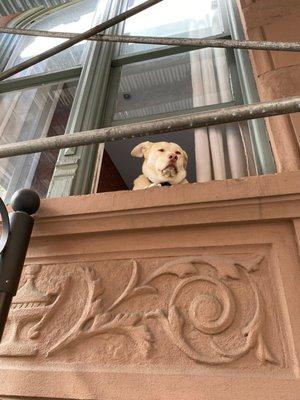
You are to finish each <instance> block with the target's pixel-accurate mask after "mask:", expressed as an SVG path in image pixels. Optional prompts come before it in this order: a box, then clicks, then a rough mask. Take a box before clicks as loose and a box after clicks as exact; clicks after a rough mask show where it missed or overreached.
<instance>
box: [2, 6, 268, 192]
mask: <svg viewBox="0 0 300 400" xmlns="http://www.w3.org/2000/svg"><path fill="white" fill-rule="evenodd" d="M141 2H142V0H123V1H119V0H113V1H109V0H73V1H71V2H70V3H68V4H64V5H62V6H59V7H56V8H54V9H51V10H48V11H45V10H44V11H41V10H40V9H39V11H38V14H36V15H35V16H34V15H31V17H30V18H28V16H27V17H26V18H27V19H26V21H27V22H26V23H24V22H23V25H22V27H25V28H26V27H30V28H31V29H45V30H52V31H71V32H72V31H76V32H80V31H84V30H86V29H88V28H89V27H90V26H91V25H95V24H97V23H100V22H101V21H104V20H106V19H108V18H111V17H113V16H115V15H116V14H118V13H120V12H122V11H125V10H126V9H129V8H131V7H133V6H135V5H137V4H138V3H141ZM234 2H235V0H201V2H199V0H186V1H185V2H182V1H181V0H164V1H163V2H161V3H159V4H157V5H155V6H153V7H151V8H150V9H148V10H146V11H143V12H142V13H140V14H138V15H136V16H134V17H131V18H129V19H128V20H127V21H125V22H124V23H122V24H119V25H118V26H114V27H112V28H110V29H109V30H108V31H107V33H108V34H129V35H140V36H171V37H195V38H229V39H230V38H234V39H243V37H242V34H241V30H240V27H239V22H238V18H237V15H236V7H235V3H234ZM18 23H20V21H19V22H18ZM17 26H18V24H17ZM60 41H61V39H49V38H36V37H35V38H32V37H22V38H21V39H18V40H17V42H16V43H14V46H13V49H11V48H10V56H9V58H8V60H7V61H6V68H9V67H11V66H13V65H15V64H17V63H19V62H20V61H24V60H25V59H27V58H29V57H31V56H33V55H35V54H37V53H38V52H40V51H41V49H43V50H44V49H46V48H47V49H48V48H50V47H52V46H54V45H56V44H57V43H59V42H60ZM6 54H7V52H6ZM42 94H43V95H44V97H45V98H44V99H43V100H41V99H40V98H41V96H42ZM30 95H31V97H30ZM0 96H2V97H0V101H2V103H3V104H6V107H7V108H9V109H10V110H14V112H15V113H16V114H17V118H19V119H20V118H21V116H20V115H21V113H20V112H19V111H17V110H21V109H22V107H23V109H24V110H27V111H23V118H24V119H25V120H26V119H27V120H30V118H31V115H32V116H34V118H35V125H32V126H33V129H31V130H27V131H26V132H25V133H24V134H23V133H22V132H23V131H22V129H25V128H21V125H22V124H21V123H19V125H18V127H17V128H14V135H17V136H16V138H15V139H16V140H24V139H29V138H33V137H41V136H43V135H44V136H45V135H52V134H56V133H54V132H57V131H59V134H64V133H65V134H71V133H72V132H76V131H82V130H91V129H95V128H100V127H103V126H116V125H120V124H130V123H133V122H139V121H148V120H151V119H155V118H163V117H165V116H176V115H178V114H183V113H193V112H199V111H210V110H215V109H220V108H224V107H230V106H233V105H239V104H247V103H251V102H255V101H256V100H257V97H256V96H257V93H256V89H255V84H254V83H253V76H252V71H251V67H250V63H249V60H248V57H247V53H246V51H244V50H230V49H229V50H225V49H216V48H205V49H197V48H191V47H188V46H157V45H156V46H154V45H145V44H143V45H141V44H114V43H107V42H106V43H105V42H103V43H100V42H89V43H86V42H84V43H81V44H79V45H76V46H74V47H72V48H71V49H68V50H66V51H64V52H62V53H60V54H58V55H56V56H54V57H52V58H50V59H49V60H46V61H44V62H42V63H39V64H37V65H36V66H34V67H32V68H30V69H28V70H26V71H24V72H22V73H21V74H20V75H19V77H17V78H16V77H14V79H9V80H7V82H3V83H1V84H0ZM26 96H27V97H28V96H29V97H30V99H31V100H30V101H28V102H27V101H26V98H27V97H26ZM29 97H28V98H29ZM49 98H51V99H52V100H51V101H50V100H49ZM17 99H19V100H17ZM22 99H23V100H22ZM37 99H38V100H37ZM66 99H68V100H66ZM22 101H23V103H22ZM37 103H38V105H37ZM22 104H23V106H22ZM30 104H31V106H30ZM18 107H19V108H18ZM26 107H27V108H26ZM47 110H48V111H47ZM7 115H8V114H7ZM38 115H40V117H38ZM38 118H39V119H38ZM55 121H60V128H59V129H56V128H55V126H56V125H55V124H56V123H57V122H55ZM9 123H10V124H11V123H12V122H9ZM25 125H26V124H25ZM8 127H9V125H7V128H6V129H8ZM8 130H9V131H11V128H9V129H8ZM29 131H30V132H29ZM7 135H8V134H5V131H4V130H3V131H2V133H0V139H1V137H2V139H3V140H4V141H7V142H12V141H13V140H12V139H13V136H10V137H9V136H7ZM22 135H23V136H22ZM8 137H9V139H8ZM148 140H152V141H161V140H163V141H173V142H176V143H178V144H179V145H181V146H182V147H183V148H184V149H185V150H186V151H187V153H188V155H189V163H188V180H189V181H190V182H197V181H198V182H205V181H209V180H213V179H229V178H239V177H243V176H248V175H256V174H265V173H272V172H274V170H275V168H274V162H273V156H272V151H271V148H270V145H269V141H268V136H267V133H266V129H265V126H264V123H263V121H259V120H256V121H249V122H242V123H235V124H228V125H219V126H212V127H207V128H198V129H194V130H190V131H182V132H175V133H173V134H164V135H156V136H153V137H149V138H148ZM141 141H142V140H138V139H129V140H126V141H120V142H114V143H107V144H106V145H103V144H101V145H91V146H84V147H78V148H69V149H64V150H61V151H60V152H58V153H56V154H54V153H53V154H51V155H48V156H46V155H42V156H41V155H37V156H28V157H27V156H26V157H23V161H20V162H19V163H17V162H14V161H13V159H11V160H9V161H3V163H4V164H5V163H8V164H10V167H9V168H6V165H4V166H3V168H2V171H10V172H9V174H8V175H7V176H6V177H5V178H4V177H3V182H6V183H5V184H4V183H3V184H2V183H1V182H0V184H1V185H2V186H3V188H4V189H3V190H4V191H6V193H7V196H8V198H9V195H10V193H11V190H13V189H17V188H18V187H19V186H24V185H26V186H28V185H32V186H33V187H35V188H38V191H40V194H42V195H46V194H47V196H55V197H57V196H68V195H73V194H84V193H91V192H104V191H114V190H124V189H131V188H132V183H133V180H134V178H136V177H137V176H138V175H139V174H140V171H141V162H140V160H138V159H135V158H132V157H131V156H130V151H131V149H132V148H133V147H134V146H135V145H136V144H137V143H138V142H141ZM30 157H32V159H31V158H30ZM21 158H22V157H20V159H21ZM26 160H27V161H26ZM50 160H51V163H50ZM54 163H55V168H53V166H54ZM29 164H30V165H31V172H30V173H27V172H26V171H27V170H26V168H24V165H29ZM50 164H51V166H50ZM13 165H14V166H13ZM18 170H19V171H21V172H22V173H21V174H19V173H18V172H16V174H17V176H19V177H23V178H20V179H17V180H12V178H11V177H13V175H14V173H15V171H18ZM3 173H4V172H3ZM52 173H53V174H52ZM18 174H19V175H18ZM25 175H26V176H27V178H28V177H30V179H29V180H28V179H27V180H26V179H25V178H24V176H25ZM46 175H47V177H46V178H45V176H46ZM43 179H44V182H43V183H42V182H41V181H42V180H43ZM11 182H16V183H15V184H12V183H11ZM47 186H49V188H48V189H46V187H47ZM9 188H11V190H10V189H9ZM1 190H2V188H1Z"/></svg>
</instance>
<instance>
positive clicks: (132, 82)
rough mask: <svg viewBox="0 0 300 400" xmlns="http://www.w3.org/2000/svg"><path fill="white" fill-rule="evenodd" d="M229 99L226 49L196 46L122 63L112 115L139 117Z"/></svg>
mask: <svg viewBox="0 0 300 400" xmlns="http://www.w3.org/2000/svg"><path fill="white" fill-rule="evenodd" d="M232 99H233V96H232V90H231V83H230V75H229V67H228V64H227V58H226V52H225V50H223V49H216V50H213V49H202V50H196V51H192V52H189V53H181V54H178V55H174V56H168V57H163V58H158V59H153V60H150V61H145V62H139V63H133V64H129V65H125V66H124V67H122V69H121V77H120V81H119V87H118V94H117V100H116V104H115V107H114V115H113V119H114V120H124V119H129V118H130V119H131V118H142V117H146V116H151V115H156V114H162V113H168V112H174V111H180V110H187V109H190V108H193V107H201V106H207V105H212V104H218V103H223V102H228V101H231V100H232Z"/></svg>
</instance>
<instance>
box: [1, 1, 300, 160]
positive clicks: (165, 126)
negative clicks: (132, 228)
mask: <svg viewBox="0 0 300 400" xmlns="http://www.w3.org/2000/svg"><path fill="white" fill-rule="evenodd" d="M161 1H162V0H148V1H146V2H144V3H142V4H140V5H138V6H136V7H133V8H132V9H130V10H128V11H125V12H124V13H121V14H119V15H117V16H115V17H113V18H111V19H109V20H108V21H105V22H103V23H101V24H99V25H97V26H95V27H94V28H92V29H89V30H88V31H86V32H83V33H80V34H74V33H62V32H46V31H34V30H23V29H11V28H1V29H0V32H2V33H9V34H17V35H31V36H47V37H55V38H67V39H69V40H67V41H65V42H64V43H61V44H59V45H57V46H55V47H53V48H51V49H50V50H47V51H45V52H44V53H41V54H39V55H37V56H35V57H32V58H30V59H29V60H26V61H25V62H23V63H20V64H18V65H16V66H14V67H13V68H10V69H8V70H6V71H3V72H2V73H0V81H3V80H4V79H6V78H8V77H10V76H13V75H15V74H17V73H18V72H21V71H23V70H25V69H27V68H29V67H30V66H33V65H35V64H37V63H39V62H41V61H43V60H45V59H47V58H49V57H51V56H53V55H55V54H57V53H59V52H61V51H63V50H66V49H67V48H69V47H71V46H73V45H74V44H76V43H79V42H81V41H83V40H96V41H107V42H126V43H142V44H156V45H171V46H182V45H184V46H192V47H193V48H196V47H197V48H204V47H222V48H239V49H248V50H272V51H294V52H299V51H300V42H270V41H239V40H227V39H196V38H188V39H184V38H162V37H142V36H125V35H123V36H119V35H99V33H100V32H103V31H104V30H106V29H107V28H109V27H112V26H114V25H116V24H118V23H119V22H121V21H124V20H126V19H127V18H129V17H131V16H133V15H135V14H137V13H139V12H141V11H143V10H145V9H147V8H149V7H151V6H153V5H155V4H157V3H159V2H161ZM299 111H300V96H297V97H290V98H285V99H280V100H276V101H270V102H265V103H255V104H249V105H243V106H235V107H229V108H224V109H220V110H218V111H211V112H195V113H191V114H188V115H186V114H185V115H177V116H175V117H169V118H160V119H156V120H152V121H149V122H144V123H134V124H127V125H121V126H115V127H109V128H103V129H95V130H90V131H85V132H76V133H72V134H70V135H63V136H57V137H49V138H40V139H35V140H28V141H24V142H18V143H12V144H7V145H2V146H0V158H4V157H12V156H16V155H22V154H30V153H36V152H40V151H43V150H50V149H63V148H67V147H76V146H83V145H89V144H92V143H103V142H108V141H114V140H122V139H126V138H133V137H141V136H146V135H155V134H159V133H167V132H175V131H179V130H184V129H191V128H198V127H203V126H210V125H217V124H223V123H229V122H237V121H242V120H248V119H254V118H263V117H270V116H274V115H281V114H288V113H296V112H299Z"/></svg>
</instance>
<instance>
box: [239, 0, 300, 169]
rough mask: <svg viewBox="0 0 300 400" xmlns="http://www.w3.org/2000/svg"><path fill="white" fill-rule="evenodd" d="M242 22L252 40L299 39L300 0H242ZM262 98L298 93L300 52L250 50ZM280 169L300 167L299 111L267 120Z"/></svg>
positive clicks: (277, 97) (299, 90) (295, 94)
mask: <svg viewBox="0 0 300 400" xmlns="http://www.w3.org/2000/svg"><path fill="white" fill-rule="evenodd" d="M239 2H240V4H239V6H240V12H241V17H242V23H243V26H244V30H245V33H246V37H247V39H249V40H273V41H285V42H287V41H298V40H299V34H300V1H299V0H239ZM250 56H251V61H252V65H253V68H254V72H255V77H256V81H257V86H258V91H259V95H260V99H261V101H266V100H272V99H279V98H284V97H288V96H297V95H299V92H300V54H299V53H287V52H274V51H272V52H270V51H269V52H265V51H264V52H263V51H254V52H251V55H250ZM267 125H268V130H269V134H270V140H271V143H272V147H273V151H274V155H275V160H276V164H277V170H278V172H280V171H293V170H296V169H299V168H300V156H299V146H300V114H299V113H297V114H293V115H287V116H280V117H273V118H271V119H268V121H267Z"/></svg>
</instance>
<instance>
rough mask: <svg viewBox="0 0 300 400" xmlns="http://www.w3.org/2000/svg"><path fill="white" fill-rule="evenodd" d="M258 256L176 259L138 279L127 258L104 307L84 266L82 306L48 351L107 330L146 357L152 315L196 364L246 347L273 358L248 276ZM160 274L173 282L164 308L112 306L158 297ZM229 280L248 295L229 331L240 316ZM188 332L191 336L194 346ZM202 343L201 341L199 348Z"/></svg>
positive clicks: (233, 356) (225, 358) (98, 286)
mask: <svg viewBox="0 0 300 400" xmlns="http://www.w3.org/2000/svg"><path fill="white" fill-rule="evenodd" d="M262 259H263V256H261V255H254V256H251V257H250V258H249V257H248V258H247V259H246V260H245V261H242V262H241V261H238V262H237V261H235V260H233V259H231V258H229V257H223V256H211V255H203V256H188V257H183V258H176V259H174V260H172V261H170V262H166V263H165V264H163V265H162V266H161V267H159V268H157V269H156V270H155V271H154V272H152V273H151V274H149V276H148V277H146V279H144V280H143V281H140V278H139V275H140V274H139V270H140V268H141V267H140V265H139V263H138V262H137V261H135V260H132V262H131V263H132V271H131V276H130V279H129V281H128V283H127V285H126V287H125V289H124V290H123V292H122V293H121V294H120V295H119V296H118V297H117V298H116V299H115V300H114V301H113V302H112V304H111V305H110V306H108V307H107V308H104V307H103V296H104V288H103V286H102V281H101V278H99V277H97V276H96V273H95V271H94V269H93V268H83V272H84V279H85V282H86V286H87V295H86V301H85V307H84V310H83V312H82V314H81V316H80V318H79V319H78V320H77V321H76V323H75V324H74V326H73V327H72V328H71V329H70V330H69V332H67V333H66V334H65V335H64V336H63V337H61V338H59V340H58V341H57V342H56V343H55V344H54V345H53V346H52V347H51V348H50V350H49V352H48V356H51V355H53V354H55V353H57V352H59V351H60V350H62V349H64V348H66V347H67V346H69V345H71V344H72V345H74V344H76V343H77V342H79V341H82V340H84V339H86V338H88V337H92V336H95V335H102V334H111V335H122V336H125V337H127V338H128V339H129V340H130V341H131V342H132V343H133V345H135V346H136V349H137V350H138V351H139V352H140V353H141V355H143V356H144V357H147V356H149V352H150V350H151V346H152V342H153V341H155V337H154V335H153V333H151V332H150V328H149V323H148V321H149V320H150V319H155V320H156V321H157V323H159V324H160V326H161V328H162V330H163V332H164V333H165V334H166V336H167V337H168V339H169V340H170V342H171V343H172V344H173V345H174V346H176V347H177V348H178V349H179V350H180V351H181V352H183V353H184V354H185V355H186V356H187V357H189V358H190V359H192V360H194V361H195V362H197V363H204V364H211V365H214V364H224V363H230V362H232V361H234V360H237V359H239V358H241V357H243V356H245V355H246V354H248V353H249V352H250V351H251V350H253V351H255V353H254V354H255V355H256V358H257V359H258V360H259V361H260V362H271V363H275V362H276V360H275V359H274V357H273V355H272V354H271V352H270V350H269V349H268V347H267V345H266V342H265V339H264V324H265V317H266V316H265V311H264V310H265V307H264V301H263V298H262V295H261V292H260V289H259V288H258V286H257V284H256V282H255V281H254V279H253V276H252V275H253V274H254V273H255V271H257V270H258V269H259V264H260V262H261V261H262ZM164 275H173V276H174V277H175V278H176V280H177V281H178V283H177V284H176V286H175V289H174V290H173V292H172V294H171V296H170V299H169V304H168V307H167V308H166V307H165V308H163V307H162V308H158V309H155V310H151V311H147V312H145V311H141V312H139V313H130V312H125V313H124V312H123V313H118V312H117V311H116V309H117V308H118V306H119V305H120V304H123V305H126V302H127V301H128V300H129V299H131V298H132V297H136V296H143V295H146V294H147V295H151V296H159V294H160V293H159V291H158V289H157V288H156V287H155V286H154V284H155V280H156V278H159V277H161V276H164ZM233 282H238V283H241V284H243V285H247V288H248V291H249V293H250V294H251V298H252V306H251V307H250V310H249V312H248V313H247V315H246V317H247V321H246V322H244V323H243V326H241V327H240V328H237V329H236V328H235V329H234V330H233V328H232V327H233V325H234V324H236V323H237V322H239V319H238V315H237V314H238V307H237V304H236V300H235V294H234V290H233V289H232V285H231V284H232V283H233ZM183 303H184V306H182V304H183ZM230 330H232V331H234V335H233V333H232V332H230ZM227 332H230V334H229V335H228V336H227V338H229V339H227V341H225V342H224V343H223V342H222V340H221V341H220V340H219V339H220V338H222V337H223V336H224V335H225V334H226V333H227ZM192 336H193V337H196V342H197V343H196V345H195V340H193V339H192ZM202 342H203V343H205V346H202V347H201V343H202ZM199 344H200V345H199Z"/></svg>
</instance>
